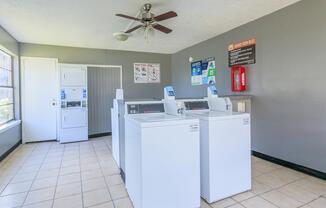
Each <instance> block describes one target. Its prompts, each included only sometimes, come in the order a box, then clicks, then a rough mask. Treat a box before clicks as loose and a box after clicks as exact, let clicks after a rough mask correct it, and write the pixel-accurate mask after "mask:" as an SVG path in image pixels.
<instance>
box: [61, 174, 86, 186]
mask: <svg viewBox="0 0 326 208" xmlns="http://www.w3.org/2000/svg"><path fill="white" fill-rule="evenodd" d="M80 181H81V176H80V173H74V174H69V175H63V176H59V178H58V185H64V184H68V183H76V182H80Z"/></svg>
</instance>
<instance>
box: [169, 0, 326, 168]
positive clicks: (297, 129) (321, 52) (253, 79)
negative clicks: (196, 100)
mask: <svg viewBox="0 0 326 208" xmlns="http://www.w3.org/2000/svg"><path fill="white" fill-rule="evenodd" d="M325 11H326V1H324V0H314V1H310V0H303V1H301V2H299V3H296V4H294V5H292V6H289V7H287V8H284V9H282V10H280V11H277V12H275V13H273V14H270V15H268V16H265V17H263V18H261V19H258V20H256V21H253V22H251V23H248V24H246V25H243V26H241V27H239V28H236V29H234V30H232V31H229V32H227V33H225V34H222V35H220V36H217V37H215V38H213V39H210V40H208V41H205V42H203V43H200V44H198V45H195V46H193V47H190V48H187V49H185V50H182V51H180V52H178V53H176V54H174V55H172V58H171V60H172V82H173V85H174V86H175V89H176V92H177V95H178V97H202V96H205V95H206V87H191V83H190V65H189V63H188V58H189V57H190V56H192V57H194V59H201V58H206V57H211V56H214V57H215V58H216V64H217V67H218V71H217V87H218V90H219V91H220V94H231V91H230V71H229V69H228V65H227V47H228V45H229V44H230V43H232V42H237V41H241V40H244V39H247V38H251V37H253V36H255V37H257V63H256V64H255V65H252V66H251V67H250V70H249V73H248V82H249V90H248V91H247V92H246V93H247V94H252V95H254V98H253V102H252V117H253V119H252V149H253V150H255V151H258V152H261V153H264V154H268V155H271V156H274V157H277V158H280V159H283V160H287V161H290V162H294V163H297V164H300V165H303V166H306V167H310V168H313V169H316V170H319V171H323V172H326V162H325V158H326V151H325V150H326V128H325V124H326V93H325V92H324V91H325V86H324V85H325V84H324V83H325V81H324V78H325V77H326V68H325V66H326V58H325V57H326V56H325V54H326V53H325V48H326V22H325V20H326V12H325Z"/></svg>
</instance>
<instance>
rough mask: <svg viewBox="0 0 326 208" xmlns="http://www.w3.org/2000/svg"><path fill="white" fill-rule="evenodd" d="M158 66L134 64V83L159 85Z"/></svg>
mask: <svg viewBox="0 0 326 208" xmlns="http://www.w3.org/2000/svg"><path fill="white" fill-rule="evenodd" d="M160 81H161V74H160V64H148V63H134V82H135V83H160Z"/></svg>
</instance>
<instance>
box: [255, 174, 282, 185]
mask: <svg viewBox="0 0 326 208" xmlns="http://www.w3.org/2000/svg"><path fill="white" fill-rule="evenodd" d="M255 180H256V181H257V182H259V183H262V184H265V185H268V186H270V187H272V188H279V187H281V186H284V185H286V184H288V182H285V181H283V180H282V179H280V178H278V177H277V176H273V175H266V174H265V175H261V176H258V177H256V178H255Z"/></svg>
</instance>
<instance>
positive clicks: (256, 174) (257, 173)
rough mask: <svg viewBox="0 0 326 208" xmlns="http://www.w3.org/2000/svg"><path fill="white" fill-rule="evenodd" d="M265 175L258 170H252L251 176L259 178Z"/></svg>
mask: <svg viewBox="0 0 326 208" xmlns="http://www.w3.org/2000/svg"><path fill="white" fill-rule="evenodd" d="M263 174H264V173H262V172H259V171H258V170H256V169H253V168H252V170H251V176H252V177H253V178H255V177H258V176H261V175H263Z"/></svg>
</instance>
